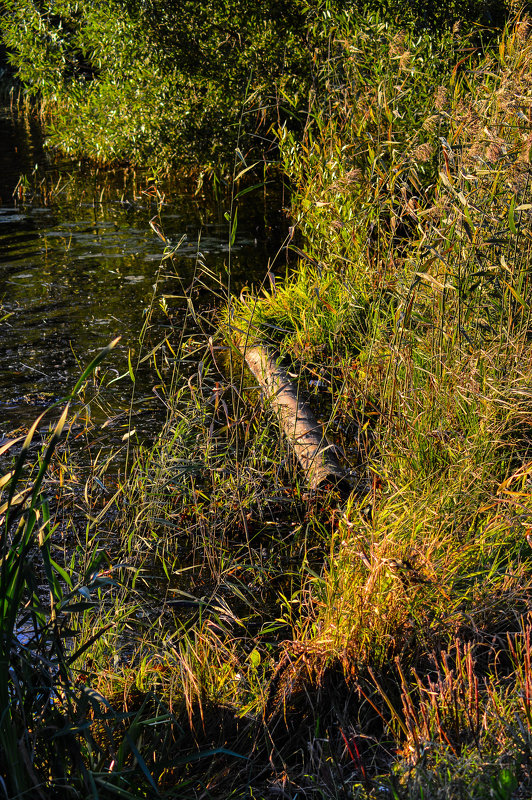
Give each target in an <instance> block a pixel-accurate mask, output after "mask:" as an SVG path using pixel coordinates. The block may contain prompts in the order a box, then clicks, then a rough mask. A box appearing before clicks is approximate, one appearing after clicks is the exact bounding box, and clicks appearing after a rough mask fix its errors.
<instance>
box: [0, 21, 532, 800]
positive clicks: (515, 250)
mask: <svg viewBox="0 0 532 800" xmlns="http://www.w3.org/2000/svg"><path fill="white" fill-rule="evenodd" d="M529 34H530V23H529V20H528V18H526V17H524V16H521V17H518V18H517V20H514V21H512V23H511V25H510V26H509V27H508V28H507V29H506V30H505V31H504V32H503V34H502V35H501V37H500V39H499V40H498V41H497V43H496V45H493V46H491V45H490V46H489V47H486V48H485V50H482V49H481V48H480V45H479V40H478V36H476V38H474V39H472V38H468V37H463V36H462V35H461V34H460V32H459V30H458V29H456V30H454V31H449V32H448V34H444V35H442V36H441V37H439V38H437V39H436V38H435V37H434V36H433V35H430V34H424V35H420V34H419V33H413V32H410V33H409V32H407V31H398V30H397V28H395V27H394V26H392V25H391V24H389V23H388V22H387V21H384V20H383V19H381V18H380V17H379V16H378V15H369V16H367V17H364V18H363V19H361V18H357V20H356V25H355V24H353V17H352V16H351V15H350V14H349V13H348V12H346V13H345V14H340V13H338V14H337V15H336V16H335V17H334V19H333V20H332V21H331V22H330V24H329V28H328V35H329V37H330V57H329V58H326V59H324V60H323V61H321V62H320V64H319V67H318V66H317V67H316V72H315V75H314V79H315V87H316V92H315V94H314V95H313V96H311V97H310V98H309V104H310V105H309V113H308V114H306V115H305V120H306V122H305V124H304V125H303V126H301V128H300V129H299V130H298V131H294V130H291V129H290V126H288V125H286V126H283V125H280V126H278V127H277V128H276V131H275V135H276V137H277V141H278V146H279V152H280V158H281V162H282V165H283V169H284V171H285V173H286V175H287V176H288V178H289V180H290V183H291V189H292V217H293V223H294V230H293V231H290V232H289V234H288V236H287V241H286V245H287V246H289V247H291V248H292V253H293V254H295V256H297V257H298V263H297V265H296V266H294V267H293V268H292V269H291V270H290V271H289V273H288V274H287V275H286V278H284V277H283V274H281V270H280V269H276V267H275V262H273V263H271V264H269V265H268V270H267V272H265V276H264V285H263V288H262V290H260V289H258V288H257V287H255V288H254V289H253V291H251V290H248V291H243V292H242V293H241V294H240V295H239V297H238V298H236V297H234V296H233V295H232V294H231V291H230V290H231V277H232V276H231V255H230V254H229V255H228V261H227V276H226V283H227V285H226V287H224V291H223V297H224V302H225V306H224V307H222V308H221V310H220V311H219V313H218V316H217V319H216V321H215V324H214V325H213V324H212V322H213V320H212V319H211V318H210V319H206V318H205V317H204V316H202V315H201V314H200V313H198V311H197V309H195V306H194V302H193V297H192V296H188V299H187V306H186V307H187V314H190V315H191V316H192V317H193V318H194V321H195V323H196V329H195V333H194V335H189V334H188V333H187V331H186V328H185V327H184V326H182V325H180V326H176V328H175V329H174V331H173V332H172V333H171V334H170V333H169V334H168V337H167V342H168V347H170V348H171V352H172V356H173V365H174V366H173V367H172V371H171V372H169V373H167V376H166V375H165V376H164V379H163V377H162V376H160V380H161V386H160V387H159V389H158V391H159V392H160V395H161V397H163V399H164V402H165V404H166V407H167V412H168V413H167V419H166V425H165V428H164V431H163V433H162V435H161V436H160V438H159V439H158V441H157V442H156V444H155V446H153V447H150V448H146V449H144V450H143V451H140V452H139V453H138V454H137V455H135V456H134V457H133V456H132V461H131V463H130V464H129V468H128V472H127V475H124V476H123V479H122V480H121V481H120V482H119V483H118V485H116V486H113V487H112V489H111V484H110V482H109V481H108V479H107V478H106V469H105V465H102V467H98V465H97V464H96V465H95V468H94V477H93V480H92V481H91V484H90V486H89V488H87V489H86V490H85V496H84V498H83V503H84V505H83V512H84V514H85V515H86V520H87V528H86V532H87V533H86V537H87V538H86V541H85V542H84V541H83V537H82V536H81V535H80V533H79V532H78V534H77V535H78V536H79V539H78V550H77V551H76V552H77V556H76V558H77V559H78V560H76V559H74V560H72V562H71V567H70V570H71V571H74V572H76V574H77V575H78V576H79V579H78V582H77V583H76V581H72V587H73V588H71V591H70V593H69V592H67V591H65V587H64V582H65V581H66V582H67V583H68V579H69V578H68V573H65V574H66V576H67V577H65V574H63V573H61V572H60V570H59V567H57V568H56V564H55V562H54V563H52V561H51V560H50V556H49V553H48V551H47V549H46V542H53V541H54V540H53V531H52V528H53V524H51V523H49V522H48V517H47V516H46V514H49V512H45V511H42V509H43V508H45V507H46V506H44V505H43V504H42V502H41V500H39V503H38V504H35V507H37V508H38V509H39V511H41V513H42V514H44V518H45V521H46V525H44V524H43V527H42V528H41V530H44V533H45V535H44V536H41V538H40V539H38V541H37V544H38V546H39V551H40V555H41V556H42V560H43V564H44V567H43V575H44V578H43V580H45V581H47V582H48V584H49V585H50V586H51V592H52V599H51V601H50V608H49V610H47V609H45V608H44V602H43V601H42V589H41V594H40V595H39V591H37V589H36V587H34V586H33V584H32V583H31V582H29V579H28V584H27V586H28V593H27V596H32V597H33V596H39V598H40V599H39V603H41V604H42V606H43V608H40V606H39V614H40V615H41V616H40V617H39V625H37V626H36V630H37V631H41V632H42V630H45V631H47V635H49V639H48V640H47V641H48V642H53V643H54V646H55V647H56V650H54V653H56V654H57V658H58V662H57V663H59V664H60V666H61V670H62V673H61V675H62V679H61V681H57V679H56V677H55V673H54V670H51V671H49V672H47V673H46V671H45V675H46V680H48V681H51V682H52V685H53V687H54V688H53V691H52V692H51V694H50V695H49V697H51V702H50V703H49V706H45V707H43V704H42V702H41V697H42V690H40V689H39V688H38V686H39V685H38V682H37V681H36V680H35V681H34V683H35V686H37V689H36V691H35V692H34V694H33V695H31V694H30V697H29V699H28V697H27V696H26V695H24V697H25V698H26V702H25V703H20V706H18V705H17V704H16V703H15V704H14V708H15V712H16V713H13V712H10V714H11V716H9V720H8V721H9V723H10V724H11V725H12V728H11V729H9V728H7V727H6V725H5V723H4V727H3V728H2V735H3V736H6V735H9V733H10V731H11V735H12V739H13V742H12V746H11V749H10V750H8V749H6V750H5V752H10V753H11V754H12V757H13V758H14V759H16V758H17V756H16V752H17V746H15V744H14V742H17V741H19V740H20V741H22V742H23V746H24V747H25V748H26V749H25V759H20V758H19V759H18V760H19V763H20V772H21V774H23V773H24V768H25V767H24V765H25V764H26V762H27V761H28V760H30V761H31V767H32V769H31V770H27V775H26V779H25V778H23V777H20V778H19V780H20V783H19V785H18V788H17V791H19V792H20V791H21V789H22V788H23V787H27V786H32V785H33V786H35V785H38V786H39V790H40V791H42V794H43V795H44V796H47V795H48V794H50V792H52V791H53V790H54V789H55V788H56V787H57V786H60V785H62V784H65V783H66V784H67V785H70V786H71V787H72V791H73V792H77V793H78V796H87V793H89V794H90V793H91V792H92V796H94V797H97V796H100V797H111V796H134V797H139V796H144V797H152V796H156V792H159V793H160V794H161V795H162V796H166V797H176V798H177V797H220V798H221V797H224V798H225V797H270V796H271V797H275V796H281V797H292V798H295V797H298V796H305V797H314V796H315V797H322V798H343V797H353V798H360V799H361V798H367V799H369V798H384V797H391V798H399V800H407V799H408V800H410V799H411V798H420V799H421V798H423V797H431V798H453V800H454V798H456V800H458V798H464V799H465V798H471V797H475V798H477V797H478V798H484V797H494V798H497V800H501V799H502V798H506V800H510V798H519V797H523V798H525V797H528V796H529V794H530V787H531V785H532V779H531V775H530V770H531V763H532V751H531V725H532V718H531V709H530V692H531V681H532V673H531V663H532V662H531V650H530V647H531V645H530V631H531V627H530V625H531V621H530V598H531V589H532V584H531V581H532V572H531V569H530V564H531V558H532V550H531V545H530V520H531V512H532V505H531V498H532V495H531V493H530V486H529V475H530V469H531V468H530V411H531V408H530V403H531V395H530V378H531V375H530V372H531V369H532V367H531V364H532V360H531V355H532V353H531V351H530V333H529V331H530V307H531V304H530V300H531V299H532V298H531V297H530V291H531V288H530V278H529V272H530V263H529V260H530V240H531V237H532V232H531V230H530V224H529V223H530V210H531V206H532V202H530V186H529V181H530V161H531V153H530V151H531V146H532V139H531V132H530V107H531V103H532V94H531V91H532V90H531V86H532V78H531V76H530V63H532V62H531V58H530V56H531V55H532V54H531V52H530V51H531V48H532V40H531V38H530V35H529ZM324 98H325V99H326V101H324ZM287 103H288V101H287ZM299 106H300V101H298V107H299ZM292 110H293V113H294V114H295V113H296V112H297V109H296V107H295V106H294V108H293V109H292ZM234 207H236V205H235V206H233V208H232V209H231V210H230V211H229V214H228V217H229V218H228V226H229V227H230V229H231V232H232V231H233V230H235V231H236V230H237V225H238V218H237V217H235V214H234ZM235 218H236V223H235ZM296 231H297V232H298V235H300V236H301V239H296V238H295V234H296ZM296 241H297V245H296V244H295V242H296ZM172 253H173V251H172V248H171V247H169V248H168V250H167V252H166V259H165V263H171V261H172V258H173V257H174V256H175V253H174V254H172ZM282 272H285V270H284V269H283V271H282ZM220 292H222V288H220ZM166 301H167V302H170V301H171V298H170V297H169V296H167V297H166ZM235 330H236V331H237V332H238V340H239V342H238V343H239V345H240V347H242V338H244V339H246V340H247V342H248V343H249V344H254V343H256V342H258V341H260V342H261V343H263V344H265V345H267V346H268V348H270V349H269V350H268V352H272V351H273V349H275V350H276V351H277V352H279V354H280V356H282V358H283V359H284V364H285V369H286V373H283V374H288V375H289V377H290V378H291V379H292V380H294V381H297V383H298V387H299V391H300V392H301V395H302V396H305V397H306V398H307V399H308V400H309V401H310V404H311V405H312V406H313V407H314V410H315V412H316V414H317V415H318V417H319V418H320V421H321V422H322V423H323V425H324V427H325V430H326V432H327V435H328V436H329V437H330V439H331V441H333V442H334V443H335V445H336V447H337V452H338V457H339V459H340V461H341V463H342V465H343V467H344V468H345V470H346V471H347V473H348V474H349V476H350V479H351V481H352V484H353V492H352V493H351V495H350V497H349V499H348V500H347V502H346V501H345V500H344V498H343V497H342V496H341V495H340V494H339V493H338V492H336V491H335V487H334V486H329V487H327V486H325V487H322V488H321V489H319V490H318V491H314V490H313V489H312V487H310V488H309V486H308V485H307V481H306V476H305V474H304V472H303V471H302V470H301V469H300V468H299V467H298V464H297V461H296V459H295V457H294V453H293V452H292V450H291V447H290V440H289V437H285V436H284V435H283V434H282V432H281V430H280V428H279V425H278V421H277V419H276V417H275V415H274V414H272V413H270V409H269V408H268V407H267V405H266V406H265V404H264V403H263V402H262V399H261V397H260V395H259V393H258V392H257V389H256V385H255V382H254V380H252V378H251V377H250V376H249V375H248V374H247V373H246V371H245V369H244V368H243V364H242V358H241V355H240V352H239V348H238V347H236V345H235V340H234V331H235ZM152 357H153V359H154V364H155V367H156V368H157V358H158V357H159V356H158V355H157V353H153V354H152ZM191 358H192V359H193V361H194V363H195V364H196V368H195V369H191V368H189V367H187V366H185V364H184V361H185V359H191ZM131 371H132V372H133V365H132V366H131ZM61 458H62V463H63V464H65V463H67V461H65V458H66V457H65V454H64V452H63V453H62V454H61ZM45 461H46V459H45ZM53 464H54V462H53V461H52V460H51V454H50V465H51V469H52V468H53ZM59 476H61V477H59ZM17 480H19V476H18V475H17ZM11 481H12V483H11V485H12V486H14V485H15V482H14V481H13V478H12V479H11ZM8 486H9V484H8ZM48 486H49V491H51V492H52V493H53V494H56V495H57V508H58V509H59V510H58V511H57V512H56V511H55V510H54V513H57V514H59V517H56V518H54V519H60V514H61V511H60V509H61V504H62V497H63V498H64V497H66V496H70V497H72V492H71V489H72V485H71V483H70V484H69V481H68V478H67V474H66V470H63V472H61V470H58V471H56V472H55V473H51V474H50V483H49V484H48ZM102 486H103V489H102V488H101V487H102ZM69 493H70V495H69ZM31 496H33V495H31ZM14 497H15V494H14V493H13V494H12V496H10V497H9V499H10V501H12V500H13V498H14ZM70 502H72V500H70ZM74 503H77V505H78V508H79V507H80V506H81V505H82V503H81V498H80V497H79V491H78V500H74ZM30 505H31V504H30ZM31 510H32V509H31V508H30V509H29V511H28V512H26V513H27V516H26V519H27V520H28V521H29V522H28V524H29V523H31V525H29V527H26V528H25V530H26V531H28V536H31V534H32V531H33V530H34V528H35V520H34V519H33V517H32V515H31V513H30V512H31ZM3 513H4V512H3ZM17 513H18V512H17ZM12 520H13V522H16V521H17V517H16V513H15V512H13V516H12ZM32 525H33V527H32ZM104 532H105V533H106V535H107V539H106V542H110V541H111V540H113V542H114V548H115V549H113V550H111V548H110V547H109V546H106V548H105V549H102V548H101V545H100V544H99V541H101V539H99V537H103V534H104ZM89 534H90V535H89ZM5 541H6V540H5V539H4V546H5ZM85 551H86V552H85ZM28 553H29V550H27V549H26V550H24V548H23V549H22V551H21V554H22V561H21V563H22V564H23V563H24V558H25V557H26V556H27V555H28ZM35 560H37V558H36V556H35ZM21 574H23V570H22V567H21ZM24 574H25V573H24ZM54 576H55V577H54ZM128 576H129V578H128ZM21 580H22V578H21ZM24 580H26V578H24ZM34 589H35V592H34ZM20 597H22V595H21V596H20ZM65 597H66V600H65ZM74 598H76V601H79V606H80V607H78V606H77V605H76V603H75V602H74ZM83 603H86V605H83ZM37 605H38V604H37ZM46 615H48V616H46ZM67 623H68V624H67ZM61 626H63V627H61ZM69 630H70V631H74V634H75V642H76V645H75V648H73V647H72V644H71V640H69V638H68V637H69V636H72V635H73V634H72V633H71V632H70V633H69V632H68V631H69ZM57 631H60V632H62V634H61V635H62V636H63V641H66V642H68V644H67V646H66V648H63V650H61V647H60V642H61V638H60V637H59V638H57V635H56V633H57ZM52 632H53V636H52ZM39 635H41V634H39ZM54 637H55V638H54ZM37 638H38V637H37V635H36V642H37ZM39 641H41V640H39ZM10 647H11V645H10ZM35 648H36V649H37V646H36V645H35ZM30 651H31V647H27V653H29V652H30ZM65 651H66V652H67V653H68V655H69V657H68V658H67V659H64V658H63V660H61V658H62V657H61V655H60V654H61V652H62V653H63V656H64V652H65ZM74 652H77V659H76V660H75V661H73V660H71V659H70V654H71V653H74ZM27 653H26V654H27ZM11 658H12V660H13V664H14V669H15V670H16V669H17V668H18V666H19V663H20V662H21V661H22V662H23V661H24V659H21V658H20V652H19V650H17V648H16V647H14V648H12V652H11ZM39 663H42V662H39ZM74 670H79V672H74ZM11 674H12V673H11ZM15 674H16V675H20V678H17V680H18V684H17V683H13V679H12V678H11V684H10V686H11V688H10V689H9V691H11V692H12V694H11V698H13V697H15V696H16V693H17V692H21V693H22V692H23V690H24V687H25V686H27V685H28V679H27V674H28V673H27V672H26V673H23V672H19V673H17V672H16V671H15ZM24 674H25V675H26V677H23V675H24ZM21 687H22V688H21ZM89 687H90V688H89ZM0 699H1V697H0ZM4 701H5V703H6V706H7V705H9V703H7V697H5V698H4ZM39 704H40V705H39ZM17 709H18V710H17ZM22 709H25V714H26V715H27V716H26V717H25V716H24V714H23V713H22ZM19 712H20V713H19ZM17 714H18V716H17ZM39 715H40V716H39ZM50 715H52V716H53V724H54V725H55V728H54V731H55V734H56V739H55V740H56V741H58V742H62V741H64V738H63V739H62V735H61V734H65V733H67V734H68V735H72V734H74V735H73V736H72V740H73V742H74V743H72V744H71V745H70V748H65V749H64V750H63V751H61V754H60V755H61V757H59V756H58V755H57V752H56V751H54V748H53V746H52V745H50V747H49V750H46V755H40V756H39V758H36V757H35V753H41V754H42V753H44V751H43V750H42V749H41V750H40V749H39V748H42V742H43V734H42V720H45V723H46V724H47V725H48V726H49V727H50V726H51V725H52V723H51V722H50ZM28 720H30V722H29V723H28ZM17 725H18V728H17ZM6 730H7V734H6ZM13 732H15V733H13ZM18 746H19V747H20V745H18ZM76 748H77V749H76ZM32 759H33V760H32ZM41 759H42V760H41ZM62 771H63V772H62ZM6 774H7V773H6ZM28 776H29V777H28ZM50 776H51V777H50ZM32 780H33V784H32V783H31V781H32ZM24 781H25V783H24ZM41 787H42V788H41ZM8 791H11V795H9V794H8V796H15V794H16V792H15V791H13V790H12V789H11V788H10V789H9V790H8ZM74 796H75V795H74Z"/></svg>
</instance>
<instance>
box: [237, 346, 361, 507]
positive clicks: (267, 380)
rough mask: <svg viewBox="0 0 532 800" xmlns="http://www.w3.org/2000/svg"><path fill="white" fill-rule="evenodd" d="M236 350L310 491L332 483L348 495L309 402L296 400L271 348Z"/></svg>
mask: <svg viewBox="0 0 532 800" xmlns="http://www.w3.org/2000/svg"><path fill="white" fill-rule="evenodd" d="M239 349H240V351H241V353H242V355H243V357H244V359H245V362H246V364H247V365H248V367H249V369H250V370H251V372H252V374H253V375H254V377H255V378H256V379H257V381H258V382H259V385H260V387H261V389H262V391H263V392H264V394H265V396H266V397H267V399H268V400H269V401H270V402H271V405H272V408H273V410H274V411H275V412H276V414H277V416H278V418H279V422H280V424H281V428H282V430H283V433H284V434H285V436H286V437H287V439H288V441H289V443H290V445H291V447H292V449H293V450H294V453H295V455H296V457H297V460H298V461H299V464H300V465H301V468H302V469H303V471H304V473H305V475H306V480H307V484H308V486H309V488H310V489H312V490H314V489H317V488H318V487H319V486H322V485H323V484H326V483H332V484H333V485H335V486H336V487H337V488H338V489H339V490H340V491H341V492H342V493H348V492H350V491H351V489H352V485H351V482H350V481H349V479H348V477H347V475H346V473H345V470H343V469H342V467H341V466H340V464H339V463H338V459H337V458H336V456H335V453H334V449H333V447H332V446H331V444H330V443H329V442H328V441H327V438H326V436H325V434H324V431H323V428H322V426H321V425H320V423H319V422H318V420H317V419H316V417H315V416H314V413H313V411H312V409H311V408H310V406H309V405H308V403H305V402H303V401H302V400H301V398H300V397H299V391H298V387H297V385H296V384H294V383H293V381H291V380H290V378H289V376H288V374H287V372H286V370H285V369H283V367H282V366H280V365H279V363H278V362H279V356H278V355H276V353H275V352H274V351H273V350H272V349H271V348H269V347H266V346H264V345H260V344H255V343H254V344H252V345H249V346H248V347H245V346H244V345H243V344H241V343H239Z"/></svg>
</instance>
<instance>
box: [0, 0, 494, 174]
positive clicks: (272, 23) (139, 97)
mask: <svg viewBox="0 0 532 800" xmlns="http://www.w3.org/2000/svg"><path fill="white" fill-rule="evenodd" d="M3 6H4V12H3V15H2V18H1V23H0V24H1V29H2V37H3V42H4V44H5V46H6V48H7V50H8V53H9V58H10V61H11V63H12V64H13V66H14V68H15V69H16V73H17V75H18V77H19V79H20V80H21V81H22V82H23V84H24V85H25V86H26V87H27V89H28V91H29V92H31V93H32V94H36V95H38V96H39V98H40V99H41V102H42V103H44V106H45V107H46V108H47V109H48V111H49V113H50V125H49V133H50V137H49V141H50V144H52V145H56V146H58V147H60V148H61V149H62V150H63V151H64V152H66V153H68V154H70V155H72V156H74V157H76V158H90V159H92V160H94V161H97V162H105V163H109V162H116V161H124V160H128V161H132V162H135V163H145V162H150V163H155V162H157V163H158V164H159V165H163V164H165V165H169V164H171V163H175V162H179V163H181V165H187V164H188V165H189V166H190V165H193V166H200V167H204V168H205V167H209V166H211V167H212V166H217V165H218V164H222V163H223V164H225V165H227V164H228V163H229V161H230V160H232V156H231V154H232V153H233V152H234V149H235V147H236V145H237V139H238V146H239V147H240V150H241V151H242V152H244V153H247V152H249V151H250V150H253V151H254V153H255V154H256V155H257V157H258V158H263V157H264V154H265V152H266V153H267V151H268V148H269V147H271V144H272V142H271V135H270V126H271V125H272V124H274V123H277V124H278V123H282V122H286V121H287V120H292V124H294V125H296V127H297V125H299V124H300V121H301V114H302V108H297V113H296V115H295V116H294V112H293V110H292V109H291V108H287V107H286V104H285V99H286V98H287V97H290V98H293V99H296V102H297V103H298V104H299V101H300V102H301V104H302V107H303V109H304V108H305V106H306V97H307V95H308V93H309V91H311V92H312V91H314V88H315V86H316V85H317V84H316V74H315V72H316V65H317V64H319V63H320V61H322V60H323V58H326V56H327V52H328V50H327V48H328V46H329V36H330V35H331V33H332V29H333V28H334V25H335V24H336V22H335V20H336V19H337V17H338V16H341V14H342V13H348V14H351V13H358V12H355V11H354V9H356V8H357V7H358V4H354V3H352V2H346V0H335V2H333V1H332V0H327V2H325V1H323V2H320V3H308V2H306V1H305V0H268V2H267V3H259V4H257V3H254V2H252V1H251V0H230V2H225V3H214V2H202V3H192V2H190V1H189V0H179V1H178V0H174V2H171V3H168V2H162V0H149V2H142V3H141V2H139V0H112V2H104V1H103V0H97V2H89V1H88V0H54V1H53V2H52V3H42V2H38V0H4V4H3ZM381 6H382V7H381ZM396 6H397V7H396ZM374 7H377V8H381V13H382V16H383V19H387V18H389V17H390V16H393V17H395V16H396V15H399V17H400V18H401V20H402V22H401V24H402V25H410V26H413V27H414V28H416V27H418V28H419V27H423V26H425V25H427V24H431V25H434V26H438V27H441V25H442V22H445V24H446V25H447V24H450V25H452V23H453V22H456V21H457V20H461V19H466V20H468V19H473V20H475V19H479V18H481V19H483V18H484V17H486V15H487V18H490V15H491V12H490V9H491V8H492V7H493V10H494V13H496V15H498V17H500V16H501V14H502V12H503V9H504V6H503V5H501V4H500V3H499V2H498V0H497V2H495V0H494V2H493V3H491V4H487V5H486V4H485V3H477V2H466V3H461V2H456V3H455V5H454V6H453V7H452V8H449V7H447V6H446V8H445V14H446V18H445V20H442V19H441V9H442V7H441V5H438V4H432V5H429V6H426V5H425V4H421V6H420V7H417V6H416V5H415V4H414V5H412V4H405V5H404V6H403V5H401V4H396V3H392V4H390V7H389V8H388V7H387V6H386V5H382V4H380V3H376V5H374ZM344 8H345V9H346V11H343V9H344ZM492 23H493V19H492ZM331 26H332V27H331ZM318 84H319V81H318ZM303 117H304V113H303ZM298 120H299V121H298ZM303 122H304V119H303Z"/></svg>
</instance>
